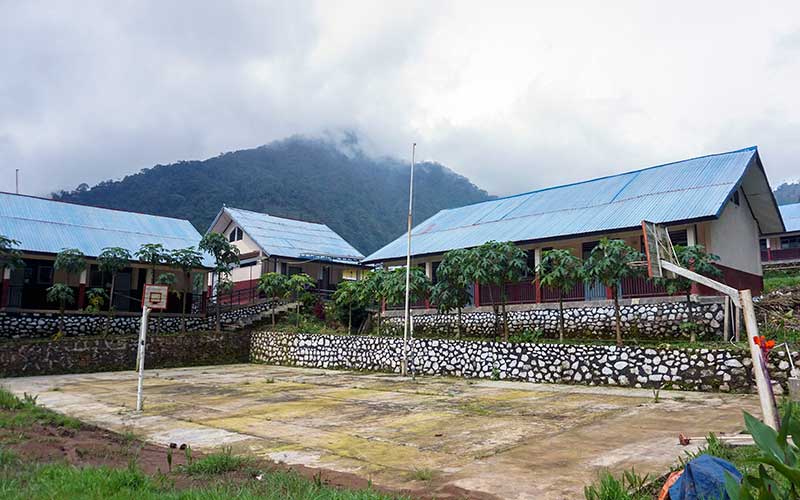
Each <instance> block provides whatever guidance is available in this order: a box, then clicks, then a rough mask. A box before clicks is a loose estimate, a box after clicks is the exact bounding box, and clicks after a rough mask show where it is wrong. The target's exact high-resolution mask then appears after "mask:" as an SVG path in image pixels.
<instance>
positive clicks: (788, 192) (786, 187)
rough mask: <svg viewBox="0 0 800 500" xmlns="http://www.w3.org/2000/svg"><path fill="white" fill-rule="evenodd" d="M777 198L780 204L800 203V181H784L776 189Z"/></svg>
mask: <svg viewBox="0 0 800 500" xmlns="http://www.w3.org/2000/svg"><path fill="white" fill-rule="evenodd" d="M775 199H776V200H777V201H778V205H789V204H791V203H800V182H795V183H791V184H790V183H788V182H784V183H783V184H781V185H780V186H778V188H777V189H776V190H775Z"/></svg>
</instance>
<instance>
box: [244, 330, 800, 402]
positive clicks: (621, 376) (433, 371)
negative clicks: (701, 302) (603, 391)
mask: <svg viewBox="0 0 800 500" xmlns="http://www.w3.org/2000/svg"><path fill="white" fill-rule="evenodd" d="M793 356H794V359H795V360H796V361H795V362H796V363H797V362H800V356H798V353H793ZM401 357H402V340H401V339H398V338H389V337H374V336H356V335H352V336H351V335H342V336H335V335H307V334H290V333H277V332H269V331H257V332H253V334H252V340H251V350H250V359H251V361H253V362H257V363H268V364H276V365H290V366H305V367H314V368H333V369H345V370H368V371H380V372H393V373H399V372H400V360H401ZM411 367H412V369H413V370H415V371H416V373H418V374H422V375H448V376H455V377H470V378H488V379H497V380H521V381H527V382H539V383H564V384H584V385H614V386H624V387H652V388H664V389H681V390H693V391H722V392H752V391H753V390H754V387H753V379H752V372H751V361H750V356H749V352H748V351H746V350H727V349H654V348H645V347H635V346H624V347H616V346H597V345H569V344H511V343H502V342H470V341H455V340H435V339H415V340H414V341H413V342H412V360H411ZM770 373H771V374H772V377H773V379H774V380H775V381H776V382H778V383H779V384H780V386H781V387H783V388H784V389H785V388H786V379H787V377H788V375H789V363H788V361H787V357H786V353H785V352H783V351H777V350H776V351H773V352H772V353H771V355H770Z"/></svg>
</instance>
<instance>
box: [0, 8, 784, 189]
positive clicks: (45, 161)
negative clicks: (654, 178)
mask: <svg viewBox="0 0 800 500" xmlns="http://www.w3.org/2000/svg"><path fill="white" fill-rule="evenodd" d="M798 33H800V5H798V4H796V3H795V2H783V3H780V2H770V3H769V4H766V5H759V6H754V5H752V4H751V3H749V2H708V3H702V4H697V3H696V2H672V3H670V4H645V3H641V2H615V3H614V4H612V5H611V6H609V5H608V4H598V3H597V2H588V1H587V2H585V3H581V4H577V3H575V4H570V5H569V6H561V5H556V4H552V3H540V4H536V3H533V2H520V3H518V4H513V3H503V4H502V5H500V6H497V5H494V4H493V5H491V6H490V5H488V4H486V3H485V2H474V3H468V2H403V3H399V2H398V3H376V2H344V1H343V2H323V1H312V0H308V1H285V2H269V3H264V2H248V1H238V2H226V3H224V4H223V3H219V2H210V1H208V2H196V1H193V2H188V1H186V2H180V1H176V2H166V3H165V2H156V1H150V2H147V1H139V2H114V3H108V2H100V1H97V2H79V3H64V2H52V3H48V2H11V1H7V0H0V46H2V47H3V49H2V50H0V74H2V75H3V77H2V78H0V165H2V169H3V170H2V171H0V189H3V190H11V189H13V182H14V179H13V169H14V168H20V169H21V171H22V173H21V175H22V188H23V190H24V191H25V192H30V193H35V194H43V193H47V192H49V191H52V190H55V189H60V188H73V187H75V186H76V185H78V184H79V183H81V182H89V183H95V182H98V181H100V180H104V179H107V178H117V177H120V176H122V175H125V174H127V173H130V172H135V171H137V170H139V169H140V168H143V167H149V166H152V165H153V164H156V163H168V162H172V161H177V160H182V159H198V158H205V157H208V156H214V155H216V154H218V153H220V152H222V151H229V150H234V149H240V148H246V147H254V146H257V145H260V144H264V143H267V142H270V141H272V140H276V139H280V138H283V137H286V136H289V135H292V134H296V133H300V134H306V135H325V134H326V133H330V132H331V131H333V132H334V133H338V131H343V130H346V131H353V132H355V133H357V134H358V136H359V144H360V146H361V147H363V148H366V150H367V151H368V152H370V153H372V154H375V155H389V156H396V157H400V158H404V159H405V158H407V157H408V156H409V153H410V144H411V142H413V141H416V142H417V143H418V145H419V146H418V153H419V155H420V157H421V158H422V159H430V160H435V161H438V162H440V163H443V164H445V165H447V166H449V167H451V168H453V169H454V170H456V171H458V172H459V173H462V174H464V175H466V176H468V177H469V178H470V179H471V180H472V181H473V182H475V183H476V184H478V185H479V186H481V187H483V188H485V189H487V190H489V191H490V192H492V193H495V194H510V193H514V192H520V191H526V190H530V189H534V188H538V187H542V186H547V185H552V184H558V183H564V182H571V181H575V180H580V179H585V178H588V177H592V176H598V175H606V174H609V173H614V172H619V171H624V170H629V169H634V168H639V167H643V166H647V165H651V164H658V163H664V162H667V161H672V160H677V159H681V158H686V157H690V156H695V155H701V154H707V153H712V152H717V151H724V150H728V149H737V148H741V147H745V146H749V145H752V144H758V145H759V146H760V149H761V152H762V156H763V158H764V160H765V165H766V168H767V171H768V174H769V176H770V179H771V180H772V182H773V183H775V184H777V183H779V182H780V181H782V180H786V179H796V178H797V177H798V174H797V167H796V166H795V165H796V164H795V162H796V158H797V155H798V153H800V149H799V148H798V146H797V145H796V144H797V141H796V138H797V136H798V131H800V121H799V120H798V118H797V116H798V108H799V107H800V95H798V93H797V92H796V87H797V83H798V81H800V58H797V57H796V55H797V51H798V47H800V43H798V40H800V38H799V37H798V35H797V34H798Z"/></svg>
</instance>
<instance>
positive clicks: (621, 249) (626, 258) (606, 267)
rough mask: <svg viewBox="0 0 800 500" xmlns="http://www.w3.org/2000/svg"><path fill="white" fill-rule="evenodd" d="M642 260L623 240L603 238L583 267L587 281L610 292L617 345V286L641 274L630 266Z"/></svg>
mask: <svg viewBox="0 0 800 500" xmlns="http://www.w3.org/2000/svg"><path fill="white" fill-rule="evenodd" d="M641 260H642V254H641V252H639V251H638V250H636V249H635V248H633V247H632V246H630V245H628V244H627V243H625V242H624V241H623V240H612V239H608V238H603V239H601V240H600V242H599V243H598V244H597V246H596V247H594V248H593V249H592V251H591V253H590V254H589V258H588V259H586V261H585V262H584V266H583V272H584V276H585V277H586V279H587V280H591V281H597V282H599V283H601V284H602V285H604V286H606V287H608V288H609V289H610V290H611V298H612V299H613V301H614V324H615V334H616V339H617V345H619V346H621V345H622V318H621V317H620V309H619V285H620V281H621V280H622V279H623V278H628V277H632V276H637V275H639V274H641V272H642V270H641V268H638V267H634V266H632V265H631V264H633V263H634V262H638V261H641Z"/></svg>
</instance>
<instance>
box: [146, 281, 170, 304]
mask: <svg viewBox="0 0 800 500" xmlns="http://www.w3.org/2000/svg"><path fill="white" fill-rule="evenodd" d="M168 296H169V285H145V286H144V292H143V293H142V307H145V306H147V307H149V308H150V309H166V308H167V297H168Z"/></svg>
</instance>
